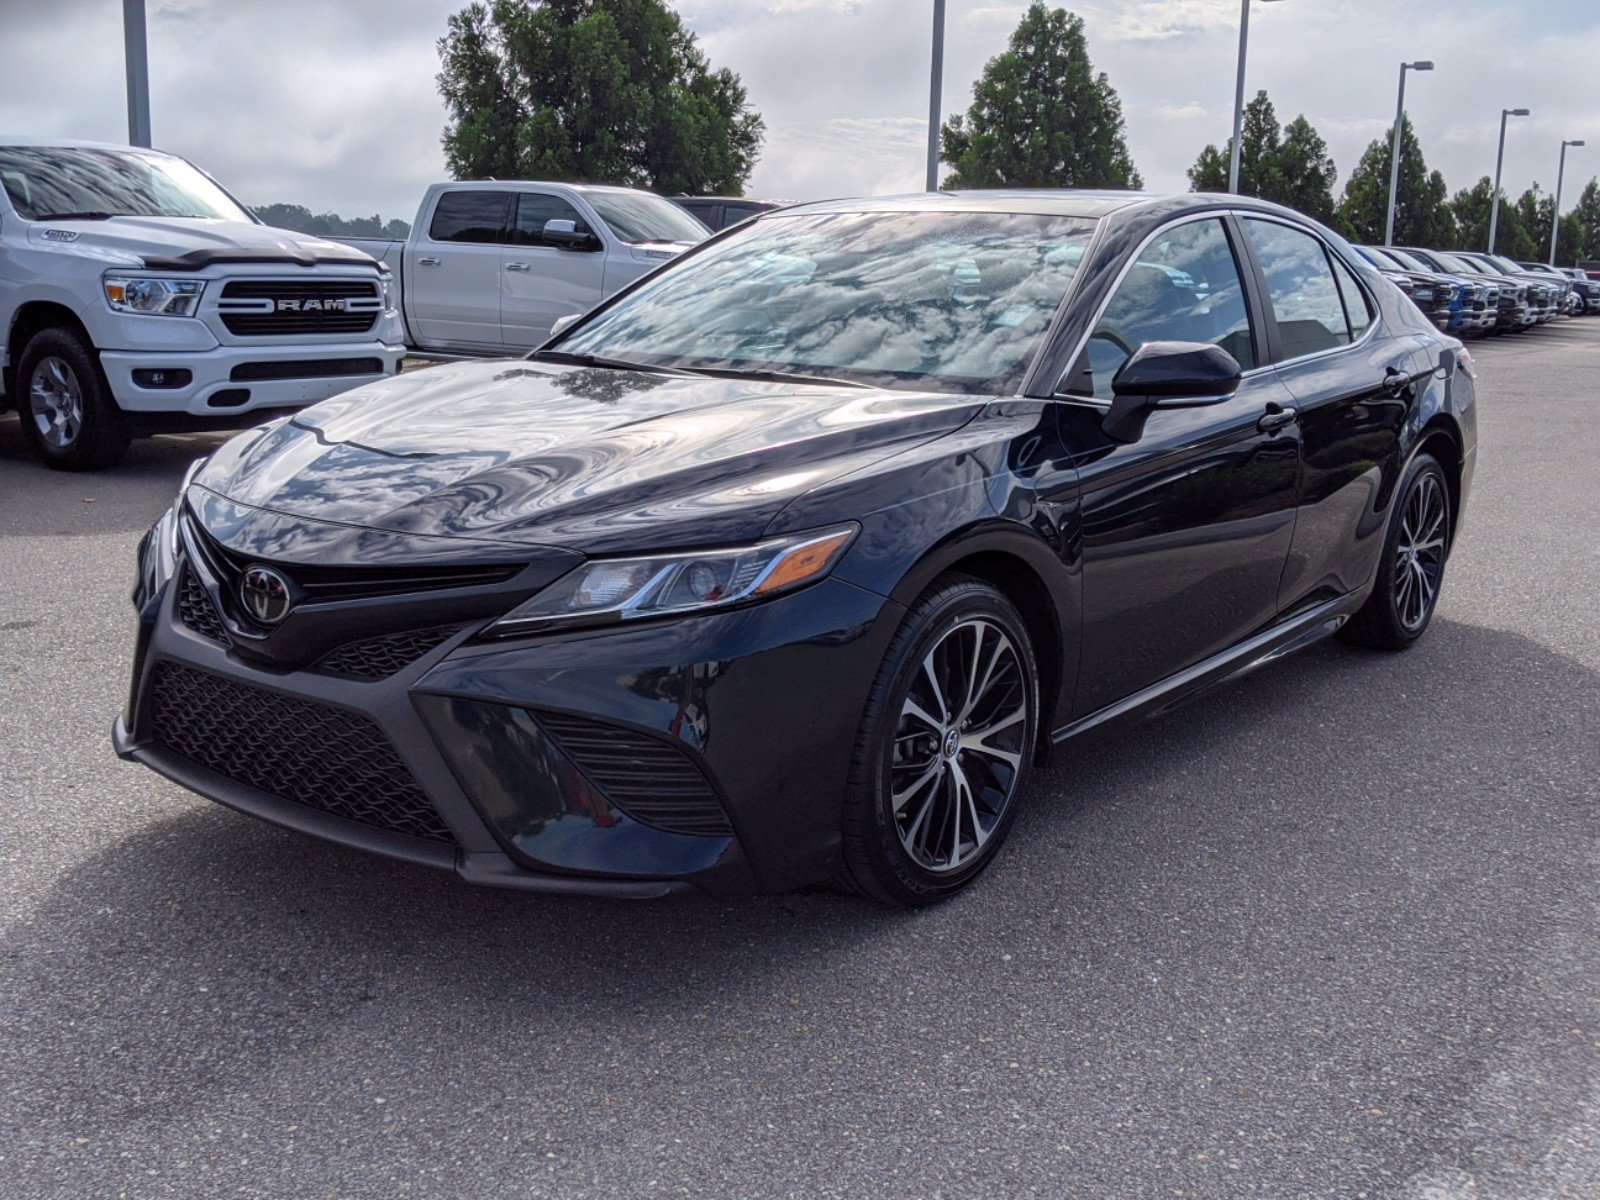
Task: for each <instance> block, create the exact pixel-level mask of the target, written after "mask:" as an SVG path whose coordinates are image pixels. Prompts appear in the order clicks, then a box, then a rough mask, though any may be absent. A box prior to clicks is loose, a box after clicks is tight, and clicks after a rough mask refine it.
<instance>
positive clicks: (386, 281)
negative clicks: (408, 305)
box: [379, 271, 395, 313]
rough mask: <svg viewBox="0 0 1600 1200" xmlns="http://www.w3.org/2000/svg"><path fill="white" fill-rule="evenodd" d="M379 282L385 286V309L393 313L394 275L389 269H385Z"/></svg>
mask: <svg viewBox="0 0 1600 1200" xmlns="http://www.w3.org/2000/svg"><path fill="white" fill-rule="evenodd" d="M379 282H380V283H381V285H382V287H383V311H384V312H386V313H392V312H393V311H394V309H395V305H394V275H393V274H391V273H390V272H388V271H385V272H384V273H383V274H382V276H380V278H379Z"/></svg>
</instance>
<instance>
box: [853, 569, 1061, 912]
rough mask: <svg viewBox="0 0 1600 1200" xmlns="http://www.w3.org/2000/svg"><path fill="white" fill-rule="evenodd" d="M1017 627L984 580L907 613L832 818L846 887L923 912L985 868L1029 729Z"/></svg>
mask: <svg viewBox="0 0 1600 1200" xmlns="http://www.w3.org/2000/svg"><path fill="white" fill-rule="evenodd" d="M1038 713H1039V680H1038V669H1037V666H1036V664H1035V662H1034V657H1033V645H1032V642H1031V641H1030V640H1029V638H1028V631H1027V627H1026V626H1025V625H1024V624H1023V621H1022V618H1021V616H1020V615H1019V614H1018V612H1017V610H1016V608H1015V607H1014V606H1013V605H1012V604H1011V602H1010V601H1009V600H1008V599H1006V597H1005V595H1004V594H1003V593H1001V592H1000V591H999V590H998V589H996V588H994V587H993V586H991V585H990V584H987V583H985V582H983V581H982V580H978V579H973V578H971V577H968V576H963V575H948V576H943V577H941V578H940V579H939V580H937V581H935V583H934V585H933V586H932V587H931V588H930V589H929V590H928V592H927V593H925V594H924V595H923V596H922V598H921V599H919V600H918V601H917V602H916V603H915V604H914V605H912V607H911V609H910V611H909V612H907V614H906V617H905V620H904V621H903V622H902V623H901V626H900V629H899V630H898V632H896V634H895V637H894V640H893V641H892V642H891V643H890V645H889V650H888V653H887V654H886V655H885V656H884V662H883V666H882V667H881V668H880V669H879V672H878V678H877V680H876V682H875V683H874V685H873V689H872V693H871V695H870V697H869V699H868V701H867V707H866V711H865V713H864V714H863V717H862V723H861V729H860V733H859V734H858V737H857V742H856V752H855V756H854V758H853V760H852V763H851V775H850V781H849V786H848V790H847V794H846V800H845V811H844V829H843V834H844V859H845V866H844V871H843V872H842V874H841V876H840V882H841V883H842V884H843V885H844V886H845V887H846V888H848V889H849V890H852V891H855V892H857V893H859V894H861V895H864V896H868V897H870V898H872V899H876V900H881V901H883V902H885V903H889V904H899V905H906V906H917V905H924V904H932V903H935V902H937V901H939V900H943V899H945V898H946V897H949V896H952V895H954V894H955V893H956V892H958V891H960V890H961V889H962V888H964V887H965V886H966V885H967V884H969V883H971V882H972V880H973V879H974V878H976V877H977V875H978V874H979V873H980V872H981V871H982V870H983V869H984V868H985V867H986V866H988V865H989V863H990V861H991V860H992V859H993V858H994V856H995V853H996V852H997V851H998V850H999V848H1000V844H1001V843H1002V842H1003V841H1004V840H1005V836H1006V833H1007V832H1008V831H1009V830H1010V828H1011V823H1012V822H1013V821H1014V820H1015V819H1016V814H1017V808H1018V804H1019V801H1020V794H1021V792H1022V789H1023V785H1024V784H1025V782H1026V780H1027V776H1028V771H1029V767H1030V765H1031V760H1032V757H1033V751H1034V744H1035V739H1036V737H1037V734H1038Z"/></svg>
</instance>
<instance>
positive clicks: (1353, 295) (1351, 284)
mask: <svg viewBox="0 0 1600 1200" xmlns="http://www.w3.org/2000/svg"><path fill="white" fill-rule="evenodd" d="M1333 277H1334V278H1335V279H1337V280H1338V281H1339V295H1340V296H1341V297H1342V298H1343V300H1344V315H1345V316H1346V317H1348V318H1349V320H1350V337H1351V339H1352V340H1355V339H1358V338H1360V337H1361V335H1362V334H1363V333H1365V332H1366V331H1367V326H1369V325H1371V324H1372V309H1371V308H1369V307H1368V305H1367V293H1366V292H1365V291H1363V290H1362V288H1361V285H1360V284H1359V283H1357V282H1356V277H1355V276H1354V275H1353V274H1351V272H1350V268H1349V267H1347V266H1345V265H1344V264H1343V263H1342V262H1340V261H1339V260H1338V258H1334V260H1333Z"/></svg>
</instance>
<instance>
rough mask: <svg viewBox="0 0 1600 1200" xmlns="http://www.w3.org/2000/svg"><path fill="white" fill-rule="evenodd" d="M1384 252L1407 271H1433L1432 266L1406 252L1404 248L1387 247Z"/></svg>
mask: <svg viewBox="0 0 1600 1200" xmlns="http://www.w3.org/2000/svg"><path fill="white" fill-rule="evenodd" d="M1384 253H1385V254H1387V255H1388V256H1389V257H1390V258H1392V259H1394V261H1395V262H1397V263H1399V264H1400V265H1401V266H1402V267H1404V268H1405V269H1406V270H1408V271H1427V272H1429V273H1430V274H1431V273H1432V272H1433V268H1432V267H1430V266H1429V265H1428V264H1427V263H1425V262H1423V261H1422V260H1421V259H1420V258H1417V257H1415V256H1413V255H1410V254H1407V253H1406V252H1405V251H1404V250H1395V249H1388V250H1385V251H1384Z"/></svg>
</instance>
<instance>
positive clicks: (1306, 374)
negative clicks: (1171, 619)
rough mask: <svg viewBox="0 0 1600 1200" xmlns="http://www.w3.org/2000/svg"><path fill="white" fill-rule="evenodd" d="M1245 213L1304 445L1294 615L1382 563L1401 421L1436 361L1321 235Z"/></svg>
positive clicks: (1290, 574)
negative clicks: (1381, 312)
mask: <svg viewBox="0 0 1600 1200" xmlns="http://www.w3.org/2000/svg"><path fill="white" fill-rule="evenodd" d="M1240 224H1241V225H1242V226H1243V228H1244V230H1245V234H1246V238H1245V240H1246V245H1247V248H1248V249H1249V251H1250V254H1251V257H1252V260H1253V266H1254V268H1255V269H1256V270H1257V271H1258V272H1259V275H1258V278H1259V280H1260V291H1261V292H1262V293H1263V294H1264V295H1265V297H1266V302H1267V308H1268V310H1269V314H1270V316H1271V318H1272V320H1271V322H1270V324H1269V352H1270V353H1271V355H1272V358H1273V359H1274V361H1275V362H1276V363H1277V364H1278V367H1277V373H1278V376H1279V378H1280V379H1281V380H1282V381H1283V384H1284V386H1285V387H1287V388H1288V389H1289V391H1290V393H1292V395H1293V397H1294V399H1293V401H1292V403H1293V405H1294V408H1295V412H1296V414H1297V417H1298V423H1299V427H1300V440H1301V444H1302V446H1303V459H1302V465H1301V474H1300V488H1299V490H1300V514H1299V520H1298V521H1297V523H1296V527H1295V533H1294V540H1293V544H1292V545H1291V546H1290V549H1289V559H1288V563H1287V566H1286V568H1285V570H1284V573H1283V587H1282V593H1281V596H1280V601H1279V602H1280V607H1281V608H1282V609H1284V610H1285V613H1286V614H1291V613H1294V612H1296V611H1299V610H1301V609H1304V608H1307V607H1310V606H1311V605H1314V604H1318V603H1321V602H1322V601H1325V600H1331V599H1334V598H1335V597H1338V596H1342V595H1344V594H1345V593H1347V592H1352V591H1355V590H1356V589H1357V588H1359V587H1361V586H1362V585H1363V584H1364V583H1365V582H1366V581H1367V579H1368V578H1370V577H1371V574H1372V572H1373V571H1374V570H1375V569H1376V567H1377V563H1378V556H1379V554H1380V552H1381V550H1382V544H1383V535H1384V522H1383V520H1382V519H1381V518H1382V515H1383V514H1384V513H1386V512H1387V511H1388V508H1387V505H1388V494H1389V491H1390V490H1391V489H1392V488H1393V486H1394V483H1395V479H1394V475H1395V472H1396V470H1397V468H1398V463H1397V457H1396V456H1397V454H1398V450H1399V444H1400V431H1401V429H1402V427H1403V426H1404V424H1405V420H1406V415H1407V413H1408V412H1409V411H1410V406H1411V402H1412V398H1413V396H1414V395H1415V387H1416V385H1417V382H1418V381H1419V380H1420V379H1422V378H1425V377H1426V375H1427V370H1428V368H1427V367H1426V365H1425V364H1424V363H1423V362H1422V361H1421V360H1422V358H1423V356H1422V354H1421V352H1420V351H1419V349H1418V348H1417V346H1416V344H1415V343H1414V342H1413V341H1412V339H1411V338H1410V337H1409V336H1408V337H1403V338H1391V337H1389V336H1388V335H1387V334H1386V332H1385V331H1384V330H1383V328H1382V327H1381V322H1379V321H1378V320H1377V319H1376V316H1375V314H1376V312H1377V309H1376V306H1375V305H1374V304H1373V302H1372V300H1371V298H1370V297H1369V296H1368V295H1367V293H1366V290H1365V289H1364V288H1363V287H1362V285H1361V283H1360V282H1359V280H1358V279H1357V278H1356V275H1355V272H1353V271H1352V270H1351V269H1350V267H1349V266H1348V265H1347V264H1346V263H1345V262H1344V261H1343V260H1342V259H1341V258H1340V256H1339V254H1338V253H1337V252H1336V251H1334V250H1333V248H1332V247H1331V246H1329V245H1328V244H1327V243H1326V242H1324V241H1323V239H1322V238H1321V237H1319V236H1317V235H1316V234H1315V233H1314V232H1312V231H1311V230H1309V229H1307V228H1306V227H1305V226H1302V225H1298V224H1292V223H1290V222H1287V221H1281V220H1278V219H1276V218H1272V217H1265V216H1259V217H1258V216H1247V217H1244V218H1243V219H1242V220H1241V221H1240Z"/></svg>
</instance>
